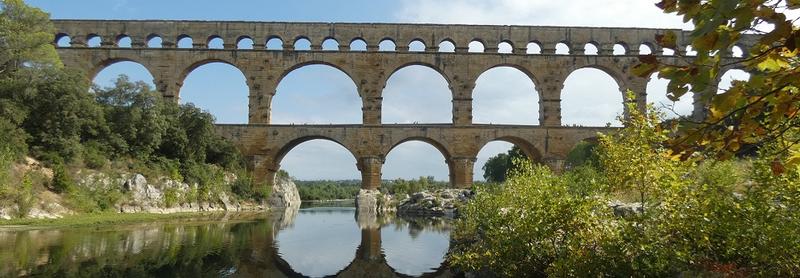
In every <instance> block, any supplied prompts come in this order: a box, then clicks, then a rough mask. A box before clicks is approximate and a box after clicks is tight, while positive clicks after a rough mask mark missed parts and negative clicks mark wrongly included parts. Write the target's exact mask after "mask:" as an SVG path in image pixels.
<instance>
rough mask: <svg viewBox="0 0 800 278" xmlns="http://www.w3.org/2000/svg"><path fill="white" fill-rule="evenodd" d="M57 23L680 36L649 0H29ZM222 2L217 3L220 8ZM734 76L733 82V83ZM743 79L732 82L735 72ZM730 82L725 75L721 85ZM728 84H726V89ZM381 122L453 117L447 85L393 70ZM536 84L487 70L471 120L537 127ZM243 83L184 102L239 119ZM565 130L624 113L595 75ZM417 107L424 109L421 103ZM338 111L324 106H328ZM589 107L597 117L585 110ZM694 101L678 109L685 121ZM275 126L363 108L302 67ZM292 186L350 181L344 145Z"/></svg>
mask: <svg viewBox="0 0 800 278" xmlns="http://www.w3.org/2000/svg"><path fill="white" fill-rule="evenodd" d="M26 2H27V3H28V4H30V5H33V6H36V7H39V8H42V9H43V10H45V11H47V12H49V13H50V14H51V16H52V17H53V18H58V19H187V20H247V21H289V22H298V21H302V22H309V21H311V22H399V23H410V22H417V23H418V22H427V23H465V24H519V25H562V26H606V27H611V26H614V27H617V26H619V27H655V28H684V29H687V28H689V27H690V26H689V25H687V24H685V23H682V22H681V21H680V18H679V17H676V16H674V15H665V14H663V13H661V11H660V10H658V9H657V8H655V7H654V6H653V3H651V2H655V1H654V0H637V1H619V0H572V1H569V2H568V3H570V5H564V4H563V2H559V1H531V0H496V1H485V0H449V1H431V0H402V1H383V0H372V1H368V0H367V1H365V0H355V1H351V0H348V1H323V0H293V1H263V0H262V1H244V0H241V1H234V0H230V1H218V0H217V1H212V0H192V1H189V0H169V1H166V0H160V1H153V0H76V1H68V4H67V3H66V2H67V1H59V0H28V1H26ZM223 3H224V4H223ZM119 74H127V75H129V76H131V79H133V80H142V81H145V82H148V83H151V84H152V76H150V75H149V73H147V71H146V70H145V69H144V67H142V66H140V65H137V64H134V63H119V64H115V65H112V66H110V67H108V68H106V69H105V70H103V71H102V72H101V73H100V74H99V75H98V76H97V78H95V80H94V81H95V82H96V83H98V84H100V85H101V86H102V85H109V84H110V80H111V79H113V78H115V77H116V76H117V75H119ZM733 76H736V75H733ZM738 76H739V77H741V75H738ZM730 78H731V75H730V74H729V75H727V76H726V77H725V78H724V79H725V80H728V79H730ZM724 82H729V81H724ZM665 88H666V82H665V81H663V80H652V81H651V82H650V85H649V87H648V93H649V96H648V101H651V102H656V103H665V104H671V103H670V102H668V101H667V100H666V97H665V96H664V94H665V90H666V89H665ZM385 90H386V91H385V96H384V103H383V108H384V112H383V121H384V123H411V122H420V123H426V122H431V123H433V122H438V123H441V122H445V123H449V122H450V121H451V119H450V117H451V115H450V111H451V99H450V93H449V91H448V89H447V83H446V82H445V80H444V79H443V78H442V77H441V76H440V75H438V74H437V73H436V72H435V71H433V70H430V69H428V68H425V67H408V68H404V69H403V70H400V71H398V72H397V73H395V74H394V75H393V76H392V77H391V78H390V80H389V82H388V84H387V86H386V88H385ZM535 92H536V91H535V87H534V84H533V83H532V82H531V80H530V79H529V78H528V77H527V76H525V75H524V74H522V73H521V72H519V71H517V70H515V69H511V68H496V69H493V70H490V71H487V72H486V73H484V74H483V75H482V76H481V77H480V78H479V79H478V81H477V83H476V88H475V92H474V102H473V107H474V112H473V113H474V121H475V122H479V123H500V124H538V97H537V96H536V93H535ZM247 94H248V93H247V86H246V84H245V83H244V76H242V74H241V73H240V72H239V71H238V70H236V69H235V68H233V67H231V66H228V65H223V64H209V65H206V66H202V67H200V68H198V69H197V70H195V71H194V72H192V73H191V74H190V75H189V76H188V77H187V79H186V80H185V81H184V85H183V87H182V88H181V102H184V103H186V102H191V103H194V104H195V105H197V106H199V107H201V108H203V109H206V110H208V111H209V112H211V113H212V114H214V115H215V117H216V118H217V120H218V122H220V123H245V122H246V121H247ZM562 95H563V96H562V101H563V102H562V103H563V104H564V105H563V110H562V115H563V123H564V124H581V125H586V126H603V125H605V123H606V122H614V121H615V120H614V119H615V116H616V115H617V114H618V113H621V111H622V104H621V100H622V99H621V96H620V94H619V88H618V87H617V85H616V83H614V81H613V79H611V77H609V76H608V75H606V74H605V73H603V72H601V71H599V70H594V69H582V70H579V71H576V72H574V73H573V74H571V75H570V77H569V78H568V79H567V81H566V82H565V85H564V89H563V91H562ZM420 100H425V101H420ZM332 103H333V104H335V105H331V104H332ZM588 105H591V106H592V107H593V108H594V109H591V110H588V109H585V107H586V106H588ZM690 107H691V101H690V100H689V99H688V97H686V99H683V100H681V101H680V102H679V103H678V104H676V110H678V111H681V112H683V113H688V109H690ZM272 111H273V112H272V117H273V123H321V124H328V123H361V102H360V100H359V98H358V95H357V92H356V89H355V84H354V83H353V81H352V80H350V79H349V78H347V76H346V75H345V74H343V73H342V72H340V71H338V70H335V69H333V68H330V67H326V66H321V65H318V66H308V67H303V68H300V69H298V70H296V71H293V72H291V73H290V74H289V75H288V76H287V77H286V78H285V79H284V80H282V81H281V83H280V84H279V87H278V90H277V94H276V97H275V98H274V100H273V110H272ZM510 147H511V145H510V144H508V143H504V142H492V143H490V144H489V145H487V146H486V147H484V148H483V149H482V150H481V152H480V153H479V155H478V162H477V163H476V166H475V179H476V180H481V179H482V177H481V175H482V171H481V170H480V168H481V167H482V166H483V163H484V162H485V161H486V159H487V158H488V157H490V156H493V155H495V154H497V153H500V152H505V151H506V150H508V149H509V148H510ZM281 166H282V168H283V169H285V170H287V171H289V173H290V174H291V175H292V176H294V177H296V178H299V179H351V178H352V179H357V178H360V174H359V172H358V170H356V166H355V159H354V158H353V157H352V156H351V155H350V154H349V153H348V152H347V151H346V150H344V149H343V148H342V147H341V146H339V145H337V144H335V143H332V142H328V141H323V140H314V141H309V142H306V143H303V144H301V145H299V146H298V147H296V148H295V149H293V150H292V151H291V152H290V153H289V154H288V155H287V156H286V158H284V160H283V161H282V162H281ZM429 175H430V176H434V177H435V178H436V179H438V180H447V177H448V173H447V167H446V165H445V162H444V157H443V156H441V154H439V152H438V151H437V150H436V149H435V148H433V147H432V146H430V145H427V144H426V143H421V142H414V141H412V142H408V143H404V144H402V145H400V146H398V147H397V148H395V149H394V150H393V151H392V152H391V153H389V155H388V156H387V159H386V162H385V164H384V167H383V176H384V178H387V179H395V178H405V179H410V178H416V177H419V176H429Z"/></svg>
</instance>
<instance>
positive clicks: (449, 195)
mask: <svg viewBox="0 0 800 278" xmlns="http://www.w3.org/2000/svg"><path fill="white" fill-rule="evenodd" d="M473 194H474V193H473V192H472V190H469V189H441V190H436V191H432V192H428V191H422V192H417V193H414V194H412V195H411V197H409V198H408V199H406V200H404V201H402V202H401V203H400V205H398V206H397V214H398V215H404V216H448V217H455V216H456V215H457V214H458V206H459V205H460V204H463V203H466V202H467V201H469V200H470V199H472V197H473Z"/></svg>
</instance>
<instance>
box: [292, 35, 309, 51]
mask: <svg viewBox="0 0 800 278" xmlns="http://www.w3.org/2000/svg"><path fill="white" fill-rule="evenodd" d="M309 50H311V41H310V40H308V39H307V38H302V37H301V38H298V39H297V40H295V41H294V51H309Z"/></svg>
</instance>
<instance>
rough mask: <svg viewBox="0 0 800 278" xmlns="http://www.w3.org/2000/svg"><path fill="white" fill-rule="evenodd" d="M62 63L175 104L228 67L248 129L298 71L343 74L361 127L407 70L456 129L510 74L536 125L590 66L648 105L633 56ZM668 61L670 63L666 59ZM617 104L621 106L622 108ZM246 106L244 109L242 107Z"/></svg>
mask: <svg viewBox="0 0 800 278" xmlns="http://www.w3.org/2000/svg"><path fill="white" fill-rule="evenodd" d="M58 51H59V54H60V55H61V56H62V59H63V60H64V63H65V64H66V65H67V66H69V67H73V68H79V69H83V70H85V71H86V72H87V74H88V76H89V77H90V78H93V77H94V76H95V75H96V74H97V73H98V72H99V71H101V70H102V69H104V68H105V67H108V66H110V65H112V64H114V63H117V62H121V61H131V62H136V63H139V64H141V65H143V66H144V67H145V68H146V69H147V70H148V71H149V72H150V74H151V75H152V76H153V78H154V84H155V85H156V87H157V88H156V89H157V90H158V91H159V92H161V93H162V94H163V95H164V96H165V97H167V98H173V99H178V98H179V97H180V95H179V94H180V88H181V87H182V85H183V82H184V80H185V79H186V77H187V76H188V75H189V73H191V72H192V71H193V70H195V69H197V68H199V67H201V66H203V65H205V64H209V63H224V64H228V65H231V66H233V67H235V68H236V69H238V70H239V71H241V73H242V75H244V77H245V80H246V83H247V86H248V90H249V95H248V98H249V103H248V108H249V109H248V111H249V113H248V123H251V124H269V123H271V107H272V102H273V97H275V94H276V91H277V88H278V85H279V84H280V83H281V81H282V80H283V79H284V77H286V76H287V75H289V74H290V73H292V72H293V71H295V70H297V69H300V68H303V67H306V66H310V65H325V66H329V67H332V68H335V69H337V70H339V71H341V72H342V73H343V74H344V75H346V76H347V77H348V78H350V79H351V80H352V81H353V84H355V86H356V90H357V93H358V97H359V98H360V99H361V110H362V111H361V112H362V117H363V121H362V124H364V125H380V124H381V123H382V120H381V118H382V109H381V108H382V104H383V100H384V94H385V90H384V89H385V88H386V85H387V82H388V81H389V80H390V78H391V77H392V76H394V75H395V73H397V72H398V71H401V70H402V69H404V68H407V67H410V66H421V67H425V68H429V69H431V70H432V72H435V73H437V74H439V75H440V76H441V77H442V79H443V80H444V81H445V82H446V84H447V87H448V89H449V91H450V94H451V99H452V107H451V109H452V122H451V123H452V124H454V125H469V124H472V123H473V119H472V110H473V107H472V101H473V90H474V89H475V85H476V81H477V80H478V79H479V77H481V76H482V75H483V74H484V73H485V72H487V71H490V70H492V69H495V68H501V67H504V68H512V69H514V70H516V71H519V72H521V73H522V74H523V75H524V76H527V77H528V78H530V80H531V82H532V83H533V84H534V86H535V90H534V91H535V92H531V93H532V94H535V95H536V97H537V99H538V116H539V120H538V123H539V125H542V126H561V125H562V120H561V100H562V99H563V96H562V89H563V87H564V82H565V80H566V79H567V77H569V76H570V75H571V74H572V73H573V72H575V71H578V70H581V69H585V68H591V69H595V70H599V71H602V73H605V74H606V75H608V76H609V77H610V78H611V79H612V80H613V81H614V82H616V85H617V86H618V91H619V92H618V93H619V97H618V98H617V97H615V98H617V99H618V100H622V103H625V102H629V101H631V100H630V99H629V98H628V97H627V95H626V93H625V92H626V91H627V90H631V91H633V92H635V94H636V96H637V97H636V99H635V102H636V103H637V107H639V108H643V107H644V104H645V102H646V88H647V83H648V81H649V79H648V78H641V77H638V76H635V75H633V74H632V73H630V69H631V68H632V67H633V66H634V65H636V64H638V63H639V60H638V59H637V58H636V57H611V56H591V57H575V56H535V57H531V56H523V55H499V54H496V55H480V56H468V55H459V54H455V53H435V54H428V53H380V52H377V53H375V52H363V53H337V52H327V53H325V52H306V53H292V52H239V51H208V50H176V49H171V50H160V49H89V48H62V49H59V50H58ZM87 58H88V59H87ZM667 59H669V58H667ZM622 103H620V106H624V105H622ZM243 105H244V104H243Z"/></svg>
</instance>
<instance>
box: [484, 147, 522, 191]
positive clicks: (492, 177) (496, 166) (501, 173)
mask: <svg viewBox="0 0 800 278" xmlns="http://www.w3.org/2000/svg"><path fill="white" fill-rule="evenodd" d="M517 159H525V160H527V159H528V157H527V156H526V155H525V153H523V152H522V150H521V149H520V148H519V147H517V146H514V147H512V148H511V149H510V150H508V152H507V153H499V154H497V155H495V156H493V157H490V158H489V160H487V161H486V164H484V165H483V168H482V169H483V178H484V179H486V181H487V182H504V181H505V180H506V175H507V174H508V172H509V171H514V170H516V169H515V167H516V164H514V163H513V161H514V160H517Z"/></svg>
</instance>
